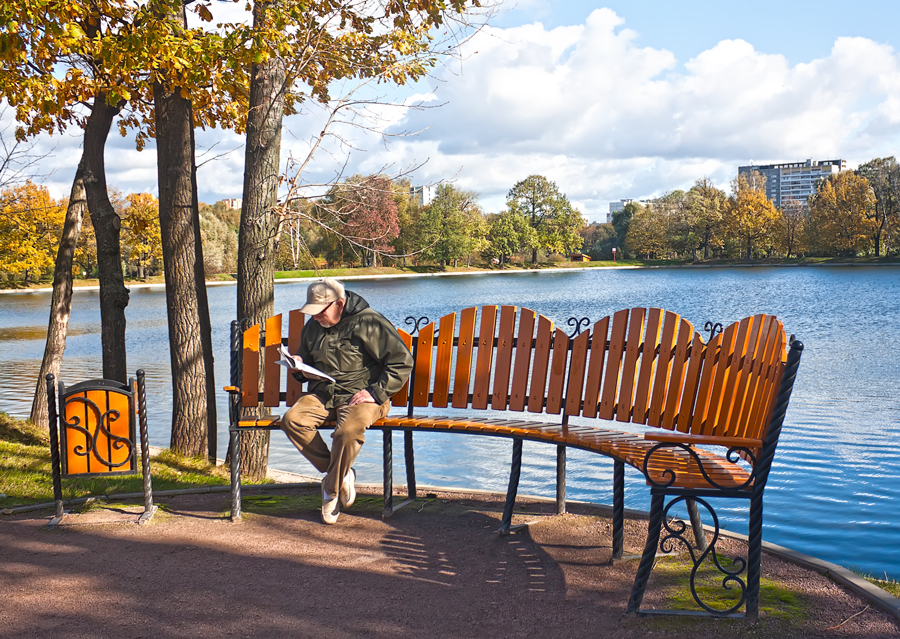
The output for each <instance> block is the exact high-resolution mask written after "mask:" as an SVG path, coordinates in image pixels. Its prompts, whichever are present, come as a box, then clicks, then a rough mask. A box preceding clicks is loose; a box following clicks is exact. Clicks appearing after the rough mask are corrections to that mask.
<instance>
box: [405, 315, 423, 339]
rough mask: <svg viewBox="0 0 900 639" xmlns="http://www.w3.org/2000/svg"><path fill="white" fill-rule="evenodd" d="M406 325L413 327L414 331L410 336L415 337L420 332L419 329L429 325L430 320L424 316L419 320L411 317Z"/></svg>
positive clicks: (407, 319)
mask: <svg viewBox="0 0 900 639" xmlns="http://www.w3.org/2000/svg"><path fill="white" fill-rule="evenodd" d="M406 323H407V324H408V325H410V326H412V330H411V331H410V332H409V333H410V335H415V334H416V333H418V332H419V329H420V328H421V327H423V326H426V325H427V324H428V318H427V317H425V316H424V315H423V316H422V317H420V318H419V319H416V318H415V317H414V316H413V315H410V316H409V317H407V318H406Z"/></svg>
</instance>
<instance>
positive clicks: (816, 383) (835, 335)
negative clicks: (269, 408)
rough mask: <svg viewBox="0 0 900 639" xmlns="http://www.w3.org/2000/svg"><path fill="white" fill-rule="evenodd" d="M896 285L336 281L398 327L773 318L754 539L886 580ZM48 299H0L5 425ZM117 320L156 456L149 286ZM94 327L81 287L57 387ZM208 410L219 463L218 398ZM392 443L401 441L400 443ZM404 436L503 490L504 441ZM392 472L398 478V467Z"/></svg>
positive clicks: (27, 373)
mask: <svg viewBox="0 0 900 639" xmlns="http://www.w3.org/2000/svg"><path fill="white" fill-rule="evenodd" d="M898 276H900V268H896V267H853V268H849V267H848V268H839V267H829V268H804V267H795V268H774V267H773V268H727V269H726V268H710V269H671V270H669V269H660V270H615V271H613V270H592V271H579V272H570V273H540V274H530V273H520V274H510V275H478V276H458V277H441V278H433V277H428V278H414V279H392V280H378V281H370V280H366V281H348V282H347V286H348V288H350V289H351V290H354V291H356V292H358V293H360V294H361V295H362V296H363V297H365V298H366V299H367V300H368V301H369V302H370V304H371V305H372V306H373V307H375V308H376V309H378V310H380V311H381V312H383V313H384V314H385V315H386V316H387V317H388V318H389V319H390V320H391V321H393V322H394V323H395V324H397V325H398V326H404V321H405V319H406V318H407V317H408V316H415V317H421V316H423V315H425V316H428V317H429V318H431V319H437V318H439V317H440V316H442V315H444V314H445V313H448V312H451V311H456V310H459V309H461V308H464V307H466V306H479V305H482V304H512V305H516V306H520V307H522V306H525V307H528V308H532V309H534V310H536V311H538V312H540V313H543V314H544V315H546V316H548V317H549V318H550V319H551V320H553V321H554V322H555V323H556V325H557V326H560V327H562V328H564V330H565V329H567V328H568V325H567V320H568V319H569V318H571V317H576V318H580V317H588V318H590V319H591V321H592V322H593V321H596V320H597V319H599V318H601V317H603V316H604V315H607V314H609V313H611V312H614V311H616V310H618V309H620V308H625V307H630V306H656V307H662V308H666V309H670V310H674V311H676V312H678V313H680V314H681V315H682V316H683V317H685V319H687V320H689V321H690V322H692V323H693V324H694V326H695V327H697V328H698V329H702V327H703V325H704V324H705V323H706V322H707V321H711V322H721V323H722V324H723V325H728V324H729V323H730V322H732V321H734V320H737V319H740V318H741V317H744V316H746V315H748V314H751V313H758V312H766V313H774V314H776V315H778V316H779V317H780V318H781V319H782V320H783V321H784V324H785V328H786V329H787V330H788V332H790V333H794V334H796V335H797V336H798V337H799V338H800V339H802V340H803V342H804V344H805V346H806V349H805V351H804V356H803V362H802V364H801V368H800V374H799V376H798V378H797V383H796V386H795V390H794V395H793V398H792V401H791V409H790V410H789V412H788V422H787V424H786V426H785V431H784V434H783V436H782V443H781V444H780V446H779V450H778V455H777V457H776V460H775V464H774V467H773V470H772V474H771V476H770V480H769V487H768V491H767V501H766V518H765V526H766V539H768V540H769V541H772V542H775V543H779V544H783V545H785V546H788V547H791V548H796V549H797V550H800V551H803V552H808V553H810V554H812V555H815V556H819V557H822V558H825V559H828V560H830V561H834V562H837V563H840V564H844V565H851V566H855V567H858V568H862V569H864V570H869V571H871V572H873V573H876V574H881V573H882V571H884V570H887V571H888V573H889V574H891V575H893V576H894V577H900V544H898V543H897V541H898V534H897V531H898V530H900V507H898V505H900V470H898V468H900V464H898V459H900V399H898V398H900V358H897V357H895V356H893V355H892V350H891V347H890V345H892V344H893V342H894V341H895V340H896V337H897V335H900V314H898V313H896V309H897V308H898V307H900V284H898V282H900V277H898ZM305 291H306V285H305V284H303V283H280V284H279V285H278V286H276V288H275V307H276V312H285V311H288V310H290V309H293V308H297V307H298V306H300V305H301V304H302V303H303V301H304V300H305ZM209 301H210V308H211V314H212V318H213V320H212V321H213V331H214V333H213V340H214V347H215V355H216V364H215V366H216V368H215V372H216V385H217V387H218V388H221V387H222V386H224V385H225V384H226V383H227V380H228V363H229V356H228V350H227V349H228V342H229V336H228V331H229V327H228V325H229V322H230V321H231V319H233V314H234V309H235V307H236V301H235V288H234V287H211V288H210V289H209ZM49 303H50V295H49V294H26V295H3V296H0V410H3V411H6V412H9V413H12V414H14V415H20V416H24V415H27V414H28V412H29V411H30V408H31V394H32V392H33V389H34V386H35V384H36V382H37V379H36V376H37V373H38V370H39V367H40V360H41V357H42V356H43V350H44V342H43V338H44V335H45V331H46V328H45V327H46V325H47V318H48V312H49ZM127 319H128V331H127V342H128V369H129V370H130V371H132V372H134V371H135V370H137V369H138V368H143V369H144V370H145V371H146V372H147V386H148V390H149V392H150V407H151V415H150V429H151V430H150V432H151V442H152V443H153V444H156V445H163V446H165V445H168V439H169V429H170V426H171V405H172V399H171V379H170V377H169V349H168V339H167V335H168V328H167V324H166V314H165V293H164V291H163V289H162V287H155V288H153V289H136V290H133V291H132V293H131V303H130V305H129V306H128V309H127ZM99 332H100V316H99V310H98V307H97V293H96V291H89V292H77V291H76V293H75V295H74V298H73V311H72V319H71V323H70V327H69V340H68V344H67V349H66V354H65V359H64V364H63V370H62V373H61V376H62V378H63V379H64V381H66V382H67V383H73V382H75V381H80V380H82V379H87V378H91V377H99V376H100V374H101V363H100V356H99V352H100V346H99ZM217 402H218V404H217V405H218V411H219V420H220V422H219V428H218V434H219V442H220V454H224V450H223V449H222V447H223V446H224V444H223V443H224V442H225V441H227V437H226V434H227V424H226V421H225V420H226V415H227V413H226V408H227V406H226V398H225V395H224V393H219V395H218V396H217ZM573 421H574V420H573ZM619 426H621V425H620V424H616V427H619ZM395 438H396V442H395V444H396V445H397V446H402V437H401V436H400V435H399V434H396V435H395ZM415 438H416V450H417V468H416V474H417V478H418V479H419V481H420V482H421V483H423V484H438V485H448V486H458V487H473V488H484V489H490V490H501V491H502V490H504V489H505V488H506V483H507V480H508V474H507V473H508V467H507V466H506V461H507V460H508V459H509V458H510V454H511V450H510V443H509V441H508V440H501V439H492V438H489V437H459V436H454V435H447V434H440V433H417V434H416V435H415ZM400 457H402V456H400ZM270 460H271V465H272V467H274V468H280V469H284V470H294V471H298V472H304V473H310V472H311V469H310V468H309V467H308V465H307V464H306V463H305V462H304V460H303V459H302V458H301V457H300V455H299V454H297V453H296V451H295V450H294V449H293V448H292V447H291V446H290V444H289V443H288V442H287V440H286V439H285V438H284V437H283V436H281V435H280V434H278V433H275V434H274V435H273V438H272V448H271V455H270ZM498 460H499V461H500V462H501V463H498ZM569 460H570V462H569V468H568V471H567V477H568V495H569V496H570V498H572V499H584V500H590V501H601V502H606V503H609V502H610V501H611V499H612V495H611V492H612V462H611V461H609V460H607V459H604V458H599V457H598V456H597V455H592V454H589V453H585V452H582V451H570V452H569ZM397 461H398V463H400V464H402V459H400V460H397ZM524 462H525V463H524V466H523V472H522V480H521V489H520V490H521V491H522V492H523V493H532V494H540V495H545V496H553V494H554V485H555V479H554V478H555V470H556V450H555V448H554V447H552V446H541V445H538V444H530V445H529V444H527V443H526V446H525V450H524ZM357 470H358V472H359V476H360V479H361V480H362V481H368V482H373V483H378V482H380V481H381V434H380V433H378V432H372V433H369V434H368V435H367V445H366V446H364V447H363V453H362V454H361V456H360V459H359V463H358V466H357ZM395 473H397V474H396V476H397V477H402V473H403V470H402V466H401V467H399V468H398V469H397V470H396V471H395ZM626 482H627V484H628V487H627V491H626V499H627V503H626V505H627V506H628V507H629V508H637V509H646V508H647V504H648V495H647V491H646V488H645V486H644V485H643V481H641V477H640V474H639V473H638V472H637V471H634V470H633V469H630V468H629V469H628V471H627V473H626ZM721 507H722V512H721V513H720V515H721V516H722V519H723V521H724V522H725V525H726V526H728V527H729V528H731V529H734V530H738V531H745V529H746V521H745V519H744V515H743V513H741V512H740V510H739V509H738V508H737V506H728V505H726V504H722V505H721Z"/></svg>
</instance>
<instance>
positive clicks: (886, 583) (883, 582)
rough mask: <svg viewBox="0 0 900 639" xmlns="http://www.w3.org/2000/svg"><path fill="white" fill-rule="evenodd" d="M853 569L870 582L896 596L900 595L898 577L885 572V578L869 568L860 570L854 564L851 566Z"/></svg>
mask: <svg viewBox="0 0 900 639" xmlns="http://www.w3.org/2000/svg"><path fill="white" fill-rule="evenodd" d="M849 568H850V570H851V571H853V572H855V573H856V574H857V575H859V576H860V577H862V578H863V579H865V580H866V581H868V582H869V583H872V584H875V585H876V586H878V587H879V588H881V589H882V590H884V591H885V592H887V593H888V594H890V595H893V596H895V597H900V581H897V580H896V579H891V578H890V577H888V576H887V573H884V579H881V578H879V577H876V576H875V575H873V574H872V573H871V572H869V571H868V570H860V569H858V568H856V567H854V566H850V567H849Z"/></svg>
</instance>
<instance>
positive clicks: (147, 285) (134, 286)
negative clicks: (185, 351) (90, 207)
mask: <svg viewBox="0 0 900 639" xmlns="http://www.w3.org/2000/svg"><path fill="white" fill-rule="evenodd" d="M805 266H814V267H829V266H833V267H845V266H876V267H877V266H900V261H897V262H799V263H768V262H760V263H749V262H748V263H736V264H708V263H707V264H622V265H613V264H609V265H603V266H565V267H547V268H522V269H515V270H493V269H471V270H464V271H441V272H434V273H376V274H366V275H330V274H328V273H320V274H317V275H309V276H306V277H286V278H275V284H281V283H285V284H287V283H296V282H305V281H308V280H312V279H316V278H320V277H334V278H335V279H339V280H387V279H405V278H414V277H454V276H470V275H516V274H533V273H563V272H569V271H590V270H594V269H604V270H605V269H615V270H626V269H672V268H691V269H693V268H697V269H712V268H723V269H724V268H782V267H785V268H795V267H805ZM236 284H237V280H207V282H206V286H207V287H210V286H234V285H236ZM165 286H166V284H165V282H164V281H160V282H126V284H125V287H126V288H127V289H128V290H139V289H153V288H160V289H162V288H165ZM99 290H100V286H99V284H87V285H84V286H79V285H77V284H76V285H75V286H74V288H73V292H78V291H99ZM51 292H53V288H52V287H49V286H46V287H40V288H19V289H0V295H11V294H24V295H29V294H38V293H51Z"/></svg>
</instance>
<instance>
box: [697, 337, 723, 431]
mask: <svg viewBox="0 0 900 639" xmlns="http://www.w3.org/2000/svg"><path fill="white" fill-rule="evenodd" d="M721 344H722V334H721V333H719V334H718V335H716V336H715V337H714V338H713V339H712V341H711V342H710V343H709V344H707V345H706V350H705V351H704V356H703V370H702V371H701V373H700V385H699V387H698V389H697V402H696V404H695V405H694V414H693V417H692V418H691V425H690V428H691V432H692V433H694V434H695V435H712V434H713V420H711V419H709V408H710V401H709V400H710V392H711V391H712V385H713V379H714V378H715V374H716V370H717V367H716V362H717V361H718V358H719V349H720V348H721Z"/></svg>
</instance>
